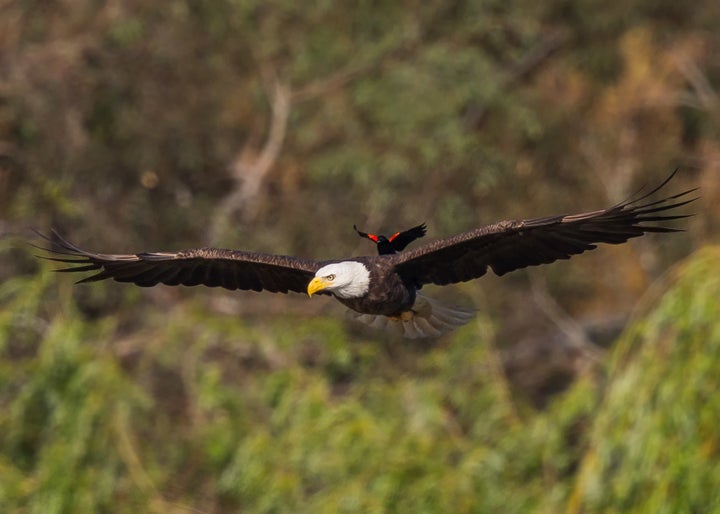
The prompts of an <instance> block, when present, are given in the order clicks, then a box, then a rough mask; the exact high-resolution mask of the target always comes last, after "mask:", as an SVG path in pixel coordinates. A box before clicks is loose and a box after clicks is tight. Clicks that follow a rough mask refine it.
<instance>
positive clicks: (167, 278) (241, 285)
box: [38, 231, 321, 293]
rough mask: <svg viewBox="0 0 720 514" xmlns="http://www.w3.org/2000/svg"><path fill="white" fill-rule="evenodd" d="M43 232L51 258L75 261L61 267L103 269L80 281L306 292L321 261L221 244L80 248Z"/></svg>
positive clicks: (69, 270)
mask: <svg viewBox="0 0 720 514" xmlns="http://www.w3.org/2000/svg"><path fill="white" fill-rule="evenodd" d="M38 235H40V236H41V237H42V238H43V239H45V240H46V241H47V242H49V243H50V248H44V250H47V251H49V252H51V253H53V254H55V255H59V256H60V257H58V256H54V257H44V258H45V259H49V260H53V261H58V262H63V263H68V264H72V265H73V266H72V267H69V268H64V269H59V270H57V271H60V272H71V273H75V272H84V271H97V272H98V273H96V274H94V275H91V276H89V277H87V278H84V279H82V280H80V281H79V283H82V282H94V281H97V280H105V279H113V280H116V281H118V282H132V283H133V284H137V285H138V286H142V287H150V286H155V285H157V284H165V285H169V286H176V285H185V286H196V285H204V286H208V287H223V288H225V289H230V290H234V289H244V290H253V291H270V292H273V293H287V292H288V291H295V292H298V293H304V292H306V290H307V285H308V283H309V282H310V280H311V279H312V278H313V276H314V275H315V271H317V270H318V269H319V268H320V266H321V265H320V263H318V262H316V261H313V260H309V259H300V258H297V257H290V256H286V255H272V254H264V253H254V252H243V251H239V250H224V249H220V248H198V249H194V250H183V251H179V252H151V253H146V252H143V253H137V254H103V253H92V252H88V251H85V250H82V249H80V248H78V247H77V246H75V245H74V244H72V243H71V242H69V241H68V240H66V239H64V238H62V237H61V236H60V235H59V234H58V233H57V232H55V231H53V234H52V237H49V236H45V235H43V234H40V233H39V232H38Z"/></svg>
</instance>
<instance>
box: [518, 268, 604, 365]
mask: <svg viewBox="0 0 720 514" xmlns="http://www.w3.org/2000/svg"><path fill="white" fill-rule="evenodd" d="M529 276H530V289H531V291H532V295H533V299H534V300H535V303H536V304H537V306H538V307H539V308H540V310H541V311H543V313H545V315H546V316H547V317H548V318H549V319H550V320H551V321H552V322H553V323H555V325H556V326H557V327H558V329H560V331H561V332H562V333H563V334H565V336H566V337H567V341H568V346H569V347H570V348H573V349H575V350H579V351H580V352H581V353H582V354H584V355H587V356H589V357H590V358H592V359H593V360H595V361H599V360H601V359H602V357H603V351H602V349H601V348H599V347H598V346H597V345H596V344H594V343H593V342H592V341H591V340H590V339H589V338H588V336H587V334H586V333H585V330H584V329H583V327H582V326H580V324H579V323H578V322H577V321H575V320H574V319H573V317H572V316H570V315H569V314H568V313H567V312H566V311H565V309H563V308H562V306H560V304H559V303H557V301H556V300H555V298H553V297H552V295H551V294H550V293H549V292H548V289H547V284H546V282H545V279H544V278H541V277H540V275H538V274H536V273H530V274H529Z"/></svg>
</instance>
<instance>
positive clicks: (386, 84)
mask: <svg viewBox="0 0 720 514" xmlns="http://www.w3.org/2000/svg"><path fill="white" fill-rule="evenodd" d="M718 26H720V3H718V2H717V1H716V0H700V1H697V2H692V3H682V2H670V1H666V0H661V1H657V0H653V1H647V0H626V1H625V2H616V3H607V2H598V1H595V0H581V1H577V2H567V1H564V0H551V1H548V2H539V3H538V2H527V1H523V0H520V1H503V2H497V1H492V0H488V1H479V2H473V1H468V2H461V1H458V2H448V1H445V0H442V1H440V0H437V1H436V0H429V1H423V2H415V1H405V2H373V1H362V2H354V3H340V2H329V1H318V2H313V3H309V2H292V1H283V0H278V1H271V2H268V1H254V0H218V1H216V2H201V1H195V0H167V1H165V2H153V3H151V2H143V1H140V0H125V1H119V0H108V1H95V0H26V1H15V2H13V1H5V2H0V236H1V237H0V262H1V265H0V507H2V511H3V512H10V513H25V512H37V513H66V512H67V513H73V512H154V513H176V512H177V513H183V512H188V513H189V512H193V513H197V512H202V513H226V512H228V513H229V512H328V513H334V512H438V513H440V512H545V513H550V512H570V513H588V512H648V513H658V512H668V513H670V512H720V492H718V489H717V484H718V483H720V433H719V431H718V428H717V427H718V423H719V422H720V400H719V399H718V398H717V391H718V388H719V387H720V378H719V377H720V322H718V320H720V306H719V305H718V298H719V297H720V272H719V271H718V270H720V249H718V247H717V246H713V244H714V243H715V241H716V239H717V236H718V230H719V229H720V223H719V220H720V217H719V215H720V138H719V137H718V136H719V135H720V98H719V97H718V95H719V93H718V91H719V89H720V32H719V31H718ZM675 168H680V171H679V173H678V174H677V176H676V178H675V179H674V181H673V182H672V183H671V184H670V186H669V187H668V189H667V190H666V191H667V192H668V193H677V192H680V191H682V190H685V189H689V188H693V187H700V188H701V193H700V194H701V199H700V200H699V201H698V202H696V203H695V204H693V205H692V206H691V207H687V208H685V209H684V210H685V212H687V213H694V214H695V216H694V217H692V218H690V219H688V220H684V221H681V222H678V223H677V224H676V226H678V227H682V228H685V229H686V231H685V232H682V233H679V234H673V235H669V236H664V235H659V236H648V237H644V238H642V239H638V240H633V241H631V242H630V243H628V244H626V245H623V246H619V247H608V246H606V247H603V248H601V249H598V250H596V251H594V252H591V253H590V254H586V255H582V256H579V257H575V258H574V259H573V260H571V261H568V262H561V263H557V264H554V265H550V266H544V267H541V268H535V269H531V270H526V271H521V272H515V273H512V274H510V275H507V276H505V277H503V278H502V279H499V278H497V277H494V276H486V277H484V278H483V279H481V280H480V281H475V282H471V283H467V284H461V285H458V286H454V287H447V288H428V290H427V292H428V294H430V295H432V296H435V297H439V298H444V299H446V300H449V301H450V302H451V303H456V304H461V305H465V306H472V307H475V308H477V309H478V310H479V313H478V317H477V320H476V321H474V322H472V323H470V324H469V325H467V326H465V327H463V328H462V329H461V330H458V331H456V332H454V333H452V334H450V335H448V336H445V337H443V338H441V339H439V340H428V341H408V340H397V339H394V338H391V337H388V336H386V335H384V334H382V333H378V332H375V331H372V330H370V329H365V328H364V327H362V326H356V325H353V324H352V323H350V322H348V321H346V320H345V318H344V312H343V308H342V307H341V306H340V305H339V304H337V302H332V301H329V300H327V299H322V298H319V299H313V300H312V301H308V299H307V298H303V297H302V296H300V295H271V294H256V293H247V292H246V293H243V292H229V291H221V290H208V289H202V288H192V289H191V288H168V287H157V288H152V289H148V290H145V289H140V288H135V287H131V286H128V285H121V284H117V283H97V284H92V285H89V286H73V284H72V282H73V277H69V276H64V275H57V274H53V273H52V272H51V270H52V269H53V268H55V267H56V266H53V265H52V264H48V263H45V262H41V261H39V260H38V259H36V258H35V257H34V256H33V254H35V253H37V252H36V251H35V250H34V249H33V248H32V247H30V246H28V245H27V244H26V243H27V241H31V242H32V241H33V240H35V241H36V242H37V238H35V237H34V236H33V234H32V232H31V229H32V228H36V229H38V230H40V231H48V230H49V229H50V228H51V227H54V228H56V229H58V230H59V231H60V232H61V233H62V234H63V235H65V236H66V237H68V238H69V239H70V240H72V241H73V242H75V243H77V244H78V245H79V246H81V247H83V248H87V249H89V250H94V251H99V252H107V253H127V252H136V251H157V250H176V249H184V248H192V247H198V246H206V245H213V246H221V247H228V248H241V249H248V250H257V251H265V252H270V253H284V254H291V255H298V256H303V257H310V258H318V259H328V258H338V257H345V256H349V255H358V254H368V253H374V252H375V248H374V246H373V245H372V243H370V242H369V241H366V240H362V239H360V238H358V237H357V235H356V234H355V233H354V231H353V230H352V226H353V224H357V225H358V226H359V227H360V228H362V229H364V230H366V231H371V232H375V233H383V234H392V233H394V232H395V231H398V230H402V229H406V228H409V227H411V226H414V225H417V224H419V223H421V222H426V223H427V224H428V227H429V230H428V235H427V236H426V238H425V240H424V241H428V240H431V239H435V238H440V237H446V236H448V235H451V234H454V233H457V232H460V231H464V230H468V229H471V228H475V227H478V226H481V225H486V224H490V223H493V222H495V221H498V220H501V219H510V218H528V217H537V216H545V215H552V214H560V213H572V212H578V211H583V210H593V209H598V208H603V207H606V206H609V205H611V204H613V203H616V202H620V201H622V200H625V199H627V198H628V197H631V196H632V195H633V194H634V193H636V192H637V191H638V190H639V189H640V188H642V187H643V186H647V187H649V186H654V185H656V184H659V183H660V182H661V181H662V180H663V179H664V178H666V177H667V176H668V174H669V173H670V172H671V171H672V170H673V169H675ZM415 244H418V243H415Z"/></svg>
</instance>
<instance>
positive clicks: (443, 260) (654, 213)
mask: <svg viewBox="0 0 720 514" xmlns="http://www.w3.org/2000/svg"><path fill="white" fill-rule="evenodd" d="M676 171H677V170H676ZM674 175H675V172H673V173H672V174H671V175H670V176H669V177H668V178H667V179H666V180H665V181H663V183H662V184H660V185H659V186H658V187H656V188H655V189H653V190H652V191H650V192H649V193H647V194H644V195H642V196H640V197H638V198H635V199H632V200H629V201H626V202H623V203H620V204H618V205H615V206H613V207H610V208H608V209H603V210H598V211H592V212H586V213H581V214H573V215H561V216H550V217H545V218H535V219H528V220H522V221H501V222H499V223H495V224H493V225H489V226H487V227H482V228H478V229H475V230H471V231H469V232H465V233H462V234H458V235H456V236H453V237H449V238H446V239H440V240H438V241H433V242H431V243H428V244H425V245H423V246H421V247H419V248H416V249H414V250H411V251H408V252H405V253H402V254H398V255H394V256H393V257H394V258H395V262H396V271H397V272H398V274H400V276H402V277H403V279H404V280H406V281H407V282H408V283H414V284H415V285H416V286H418V287H420V286H422V285H423V284H428V283H433V284H438V285H444V284H451V283H455V282H464V281H466V280H471V279H474V278H478V277H481V276H483V275H484V274H485V273H486V272H487V270H488V268H490V269H492V270H493V271H494V272H495V274H497V275H504V274H505V273H508V272H510V271H514V270H517V269H520V268H525V267H527V266H536V265H539V264H549V263H551V262H554V261H556V260H558V259H569V258H570V257H571V256H572V255H577V254H580V253H583V252H585V251H587V250H592V249H594V248H596V245H597V243H609V244H620V243H624V242H626V241H627V240H628V239H630V238H633V237H638V236H641V235H643V234H644V233H646V232H676V231H678V229H675V228H669V227H664V226H653V225H645V224H644V223H647V222H658V221H659V222H663V221H670V220H676V219H680V218H685V217H687V216H684V215H676V214H671V213H667V211H670V210H673V209H676V208H678V207H681V206H683V205H686V204H688V203H690V202H692V201H694V200H695V199H696V198H688V195H690V194H691V193H692V192H693V191H696V189H691V190H688V191H684V192H682V193H679V194H676V195H673V196H668V197H665V198H663V199H661V200H656V201H653V202H649V203H644V204H643V203H642V201H643V200H646V199H647V198H648V197H649V196H650V195H652V194H654V193H656V192H657V191H659V190H660V189H662V188H663V186H665V185H666V184H667V183H668V182H669V181H670V179H672V177H673V176H674Z"/></svg>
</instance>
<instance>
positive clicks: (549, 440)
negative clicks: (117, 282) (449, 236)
mask: <svg viewBox="0 0 720 514" xmlns="http://www.w3.org/2000/svg"><path fill="white" fill-rule="evenodd" d="M718 266H720V248H717V247H708V248H706V249H705V250H703V251H701V252H699V253H698V254H697V255H695V256H693V257H692V258H691V259H689V260H688V261H687V262H686V263H683V264H682V265H680V266H678V267H677V268H676V269H675V270H674V271H673V273H672V276H671V277H670V278H668V279H667V280H666V282H665V284H664V285H662V286H657V290H658V292H656V296H655V297H650V299H649V300H648V301H647V302H646V303H647V305H646V307H645V310H647V312H646V313H643V314H642V315H639V317H638V318H637V319H636V320H635V321H634V322H633V324H632V325H631V327H630V328H629V329H628V330H627V331H626V332H625V334H624V336H623V337H622V339H621V341H620V342H619V344H618V345H617V347H616V349H615V350H614V351H613V354H612V358H611V359H610V360H609V362H610V364H609V366H608V367H607V368H606V369H605V370H604V371H602V372H599V373H598V372H593V373H587V374H585V375H584V376H583V377H581V378H580V379H579V380H578V381H577V382H576V383H575V384H574V385H573V386H571V387H570V388H569V389H568V390H567V391H566V392H565V393H563V394H561V395H559V396H558V397H556V398H555V400H554V401H553V402H552V403H551V404H550V406H549V407H548V408H547V409H545V410H543V411H537V410H535V409H532V408H529V407H528V406H527V405H525V404H524V402H522V400H520V399H519V398H518V397H517V396H516V395H515V394H513V392H512V389H511V387H510V386H509V383H508V382H507V379H506V378H505V375H504V374H503V372H502V369H501V367H500V365H499V360H498V354H497V350H496V349H495V346H494V333H493V330H492V328H491V324H490V321H489V320H488V319H486V318H484V317H480V318H479V319H478V321H476V322H475V323H473V324H471V325H469V326H467V327H464V328H463V329H462V330H460V331H458V332H457V333H456V334H455V335H453V336H451V337H449V338H448V339H447V340H446V341H445V342H444V343H442V344H436V345H433V346H431V347H426V348H418V346H417V345H416V344H410V343H401V344H400V346H398V342H397V341H394V342H388V343H389V346H388V345H385V344H383V343H381V342H379V341H371V340H365V339H363V338H356V339H355V340H354V341H352V340H349V339H348V338H347V336H346V332H345V330H343V328H342V324H341V323H338V322H337V321H334V320H333V319H331V318H321V319H314V320H312V319H311V320H301V319H293V316H289V317H288V318H286V319H284V320H281V321H279V322H274V323H272V324H268V325H267V326H263V327H261V328H257V327H249V326H246V325H245V324H244V323H243V322H242V321H239V320H237V319H236V318H234V317H232V316H228V315H219V314H215V315H213V314H207V312H205V307H204V306H202V305H198V302H191V301H185V302H181V303H178V304H177V305H176V306H175V307H174V308H173V309H172V311H170V312H168V313H167V314H166V316H153V317H152V318H151V320H150V321H148V322H147V324H146V325H145V326H144V327H143V328H142V329H140V330H136V331H132V332H131V333H125V332H126V331H125V330H123V329H122V327H120V326H119V325H118V324H117V323H116V322H114V321H113V318H105V319H102V320H96V321H83V320H82V316H81V315H80V314H79V313H78V312H76V311H75V310H74V309H73V308H72V307H70V306H71V305H72V302H69V301H67V298H63V297H66V296H67V295H68V294H69V287H70V286H69V285H68V284H62V283H60V284H59V283H58V282H57V280H54V279H53V278H51V277H53V275H52V274H50V273H48V272H43V273H40V274H38V275H36V276H34V277H23V278H17V279H14V280H11V281H7V282H6V283H4V284H3V288H2V290H0V298H1V301H2V319H0V335H1V336H2V337H1V339H0V342H2V345H1V348H2V355H3V357H2V361H1V362H2V367H0V391H2V394H1V395H0V402H1V404H2V410H1V412H2V415H1V416H0V434H2V436H1V437H0V449H1V450H0V451H1V456H2V457H1V458H0V468H1V471H2V473H1V475H2V480H1V481H0V486H1V487H0V504H1V505H2V506H3V511H4V512H10V513H12V512H17V513H20V512H37V513H48V512H58V513H62V512H138V511H150V512H197V511H200V512H237V511H243V512H288V511H293V512H328V513H329V512H438V513H439V512H497V511H503V512H560V511H563V510H565V511H567V512H610V511H614V512H619V511H622V512H648V513H649V512H653V513H655V512H715V511H717V509H719V508H720V497H719V496H718V492H717V487H716V485H717V481H718V479H719V478H720V465H719V464H718V462H720V460H719V459H718V455H717V454H718V448H719V446H718V444H719V442H720V434H719V432H718V430H717V420H718V419H720V403H718V400H717V398H716V396H717V395H716V394H715V393H716V391H717V390H718V388H719V387H720V383H718V378H717V377H718V376H720V375H718V373H717V370H718V369H719V368H720V331H718V327H719V326H720V325H719V324H718V319H720V302H718V300H717V299H718V298H720V277H719V276H718V274H717V273H716V272H715V270H717V268H718ZM58 301H62V302H66V303H63V305H67V306H68V307H64V308H63V309H62V310H61V311H58V310H57V308H56V307H55V304H56V303H57V302H58Z"/></svg>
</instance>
